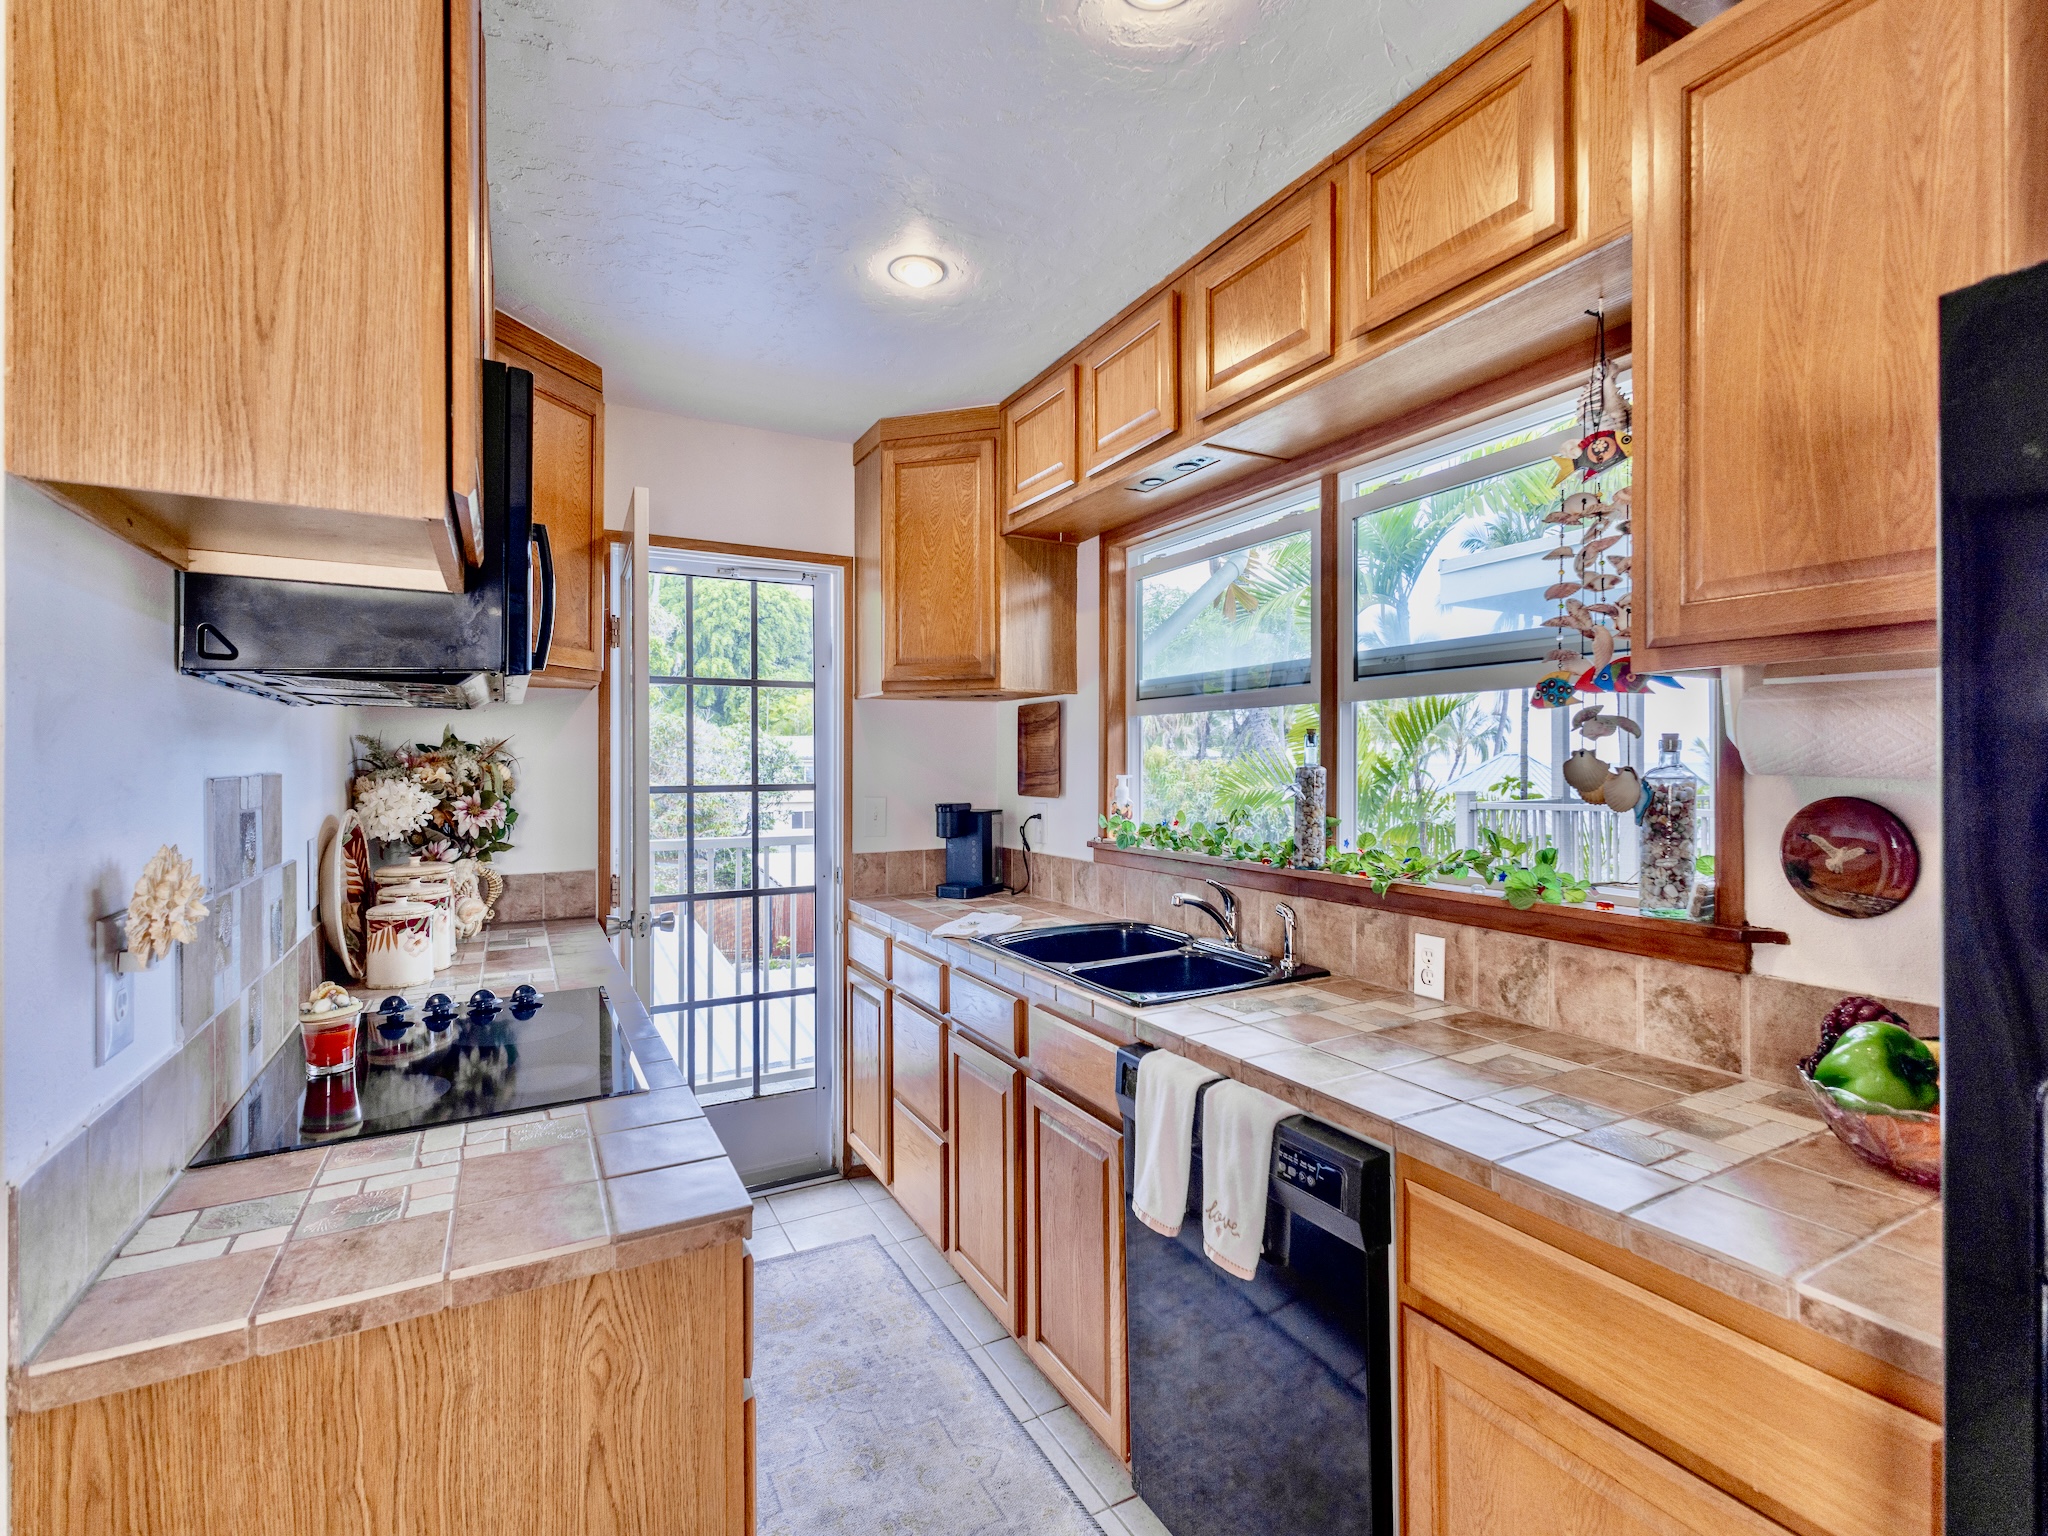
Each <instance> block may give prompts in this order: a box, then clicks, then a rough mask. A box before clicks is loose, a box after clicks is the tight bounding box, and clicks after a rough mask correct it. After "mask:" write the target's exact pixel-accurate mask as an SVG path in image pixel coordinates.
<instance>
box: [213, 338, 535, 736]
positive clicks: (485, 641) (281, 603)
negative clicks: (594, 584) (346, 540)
mask: <svg viewBox="0 0 2048 1536" xmlns="http://www.w3.org/2000/svg"><path fill="white" fill-rule="evenodd" d="M483 370H484V378H483V408H484V409H483V415H484V420H483V490H484V505H483V514H484V518H483V521H484V560H483V564H482V565H480V566H478V567H476V568H475V569H473V570H472V571H470V573H469V577H468V582H467V585H466V587H465V589H464V590H463V591H461V592H459V593H451V592H413V591H406V590H401V589H397V588H387V587H349V586H338V585H333V584H330V583H326V582H313V581H277V580H274V579H271V578H268V577H256V576H218V575H206V574H202V573H199V572H194V571H180V572H179V573H178V582H177V585H178V670H179V671H180V672H183V673H184V674H185V675H186V676H188V677H197V678H203V679H205V680H206V681H207V682H210V683H217V684H219V685H220V686H221V687H224V688H233V689H236V690H238V691H240V692H243V693H253V694H257V695H259V696H260V697H263V698H266V699H272V700H275V701H276V702H278V703H280V704H294V705H310V704H377V705H397V706H412V707H415V708H431V709H475V708H477V707H479V706H481V705H484V704H489V703H496V702H511V703H517V702H519V701H520V700H521V699H523V698H524V697H525V695H526V682H527V678H528V676H529V675H530V674H531V673H534V672H538V671H539V670H540V669H541V668H542V667H544V666H546V665H547V655H548V646H549V642H550V640H551V638H552V635H553V631H554V620H555V570H554V560H553V557H552V554H551V552H550V550H549V548H548V535H547V529H546V528H544V527H542V526H541V525H540V524H538V523H536V522H534V520H533V375H532V374H530V373H528V372H527V371H526V370H525V369H523V368H508V367H506V366H505V365H504V364H503V363H493V362H486V363H485V364H484V365H483Z"/></svg>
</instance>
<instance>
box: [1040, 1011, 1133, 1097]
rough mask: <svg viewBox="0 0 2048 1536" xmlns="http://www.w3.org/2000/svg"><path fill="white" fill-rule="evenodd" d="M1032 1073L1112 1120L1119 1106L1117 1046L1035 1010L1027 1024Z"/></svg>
mask: <svg viewBox="0 0 2048 1536" xmlns="http://www.w3.org/2000/svg"><path fill="white" fill-rule="evenodd" d="M1027 1028H1028V1031H1029V1036H1030V1039H1029V1044H1030V1047H1031V1048H1030V1050H1029V1051H1028V1052H1027V1053H1026V1054H1027V1055H1028V1056H1029V1057H1030V1061H1031V1070H1032V1071H1033V1072H1034V1073H1036V1074H1037V1075H1038V1076H1040V1077H1043V1078H1045V1079H1046V1080H1047V1081H1049V1082H1051V1083H1052V1084H1053V1085H1054V1086H1055V1087H1057V1088H1058V1089H1059V1090H1060V1092H1062V1093H1064V1094H1066V1095H1067V1096H1068V1097H1069V1098H1072V1099H1075V1100H1078V1101H1079V1102H1080V1103H1083V1104H1086V1105H1087V1106H1088V1107H1089V1108H1091V1109H1093V1110H1094V1111H1095V1112H1096V1113H1097V1114H1099V1115H1101V1116H1103V1117H1104V1118H1105V1119H1109V1120H1121V1118H1122V1114H1121V1111H1119V1110H1118V1109H1117V1104H1116V1047H1115V1046H1113V1045H1111V1044H1110V1043H1109V1042H1108V1041H1107V1040H1105V1039H1103V1038H1102V1036H1100V1035H1098V1034H1096V1033H1094V1032H1093V1031H1092V1030H1087V1029H1083V1028H1082V1027H1081V1026H1080V1025H1079V1024H1073V1023H1069V1022H1068V1021H1067V1020H1065V1019H1063V1018H1061V1017H1060V1016H1059V1015H1058V1014H1056V1013H1048V1012H1047V1011H1046V1010H1045V1009H1043V1008H1033V1009H1032V1010H1031V1012H1030V1016H1029V1018H1028V1021H1027Z"/></svg>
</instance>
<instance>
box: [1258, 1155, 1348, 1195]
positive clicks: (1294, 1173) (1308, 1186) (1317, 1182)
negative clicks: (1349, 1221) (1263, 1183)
mask: <svg viewBox="0 0 2048 1536" xmlns="http://www.w3.org/2000/svg"><path fill="white" fill-rule="evenodd" d="M1273 1176H1274V1177H1275V1178H1277V1179H1282V1180H1284V1181H1285V1182H1287V1183H1289V1184H1292V1185H1293V1186H1294V1187H1295V1188H1296V1189H1299V1190H1302V1191H1304V1192H1306V1193H1307V1194H1309V1195H1312V1196H1313V1197H1314V1198H1316V1199H1318V1200H1320V1201H1322V1202H1323V1204H1325V1205H1334V1206H1336V1207H1337V1208H1338V1209H1340V1210H1341V1209H1343V1206H1344V1170H1343V1169H1342V1168H1339V1167H1338V1166H1337V1165H1336V1164H1335V1163H1333V1162H1331V1161H1330V1160H1329V1159H1328V1158H1326V1157H1320V1156H1318V1155H1317V1154H1316V1153H1314V1152H1311V1151H1309V1150H1307V1149H1306V1148H1303V1147H1296V1146H1289V1145H1288V1144H1287V1143H1286V1142H1284V1141H1282V1142H1280V1144H1279V1145H1278V1146H1277V1147H1275V1148H1274V1151H1273Z"/></svg>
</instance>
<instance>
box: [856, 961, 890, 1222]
mask: <svg viewBox="0 0 2048 1536" xmlns="http://www.w3.org/2000/svg"><path fill="white" fill-rule="evenodd" d="M891 1002H892V998H891V997H890V994H889V989H888V988H886V987H878V986H874V985H871V984H870V983H868V982H867V981H864V980H862V979H861V978H860V977H854V978H852V979H851V980H849V981H848V983H847V987H846V1139H847V1140H848V1141H850V1142H852V1143H853V1149H854V1151H856V1152H858V1153H859V1154H860V1155H861V1160H862V1161H863V1162H865V1163H866V1164H867V1165H868V1166H869V1167H870V1168H872V1169H874V1171H875V1177H876V1178H878V1179H880V1180H881V1181H882V1182H883V1183H884V1184H887V1183H888V1182H889V1174H890V1167H889V1161H890V1154H891V1152H892V1151H893V1149H894V1142H893V1139H892V1138H891V1136H890V1134H889V1114H890V1109H891V1104H892V1101H891V1097H890V1092H889V1077H890V1065H889V1010H890V1004H891Z"/></svg>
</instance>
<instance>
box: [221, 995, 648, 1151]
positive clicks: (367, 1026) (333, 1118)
mask: <svg viewBox="0 0 2048 1536" xmlns="http://www.w3.org/2000/svg"><path fill="white" fill-rule="evenodd" d="M432 1001H434V1000H433V999H430V1000H429V1002H432ZM445 1001H446V1002H447V1004H448V1006H446V1007H445V1008H441V1009H435V1010H433V1011H428V1009H427V1008H426V1007H424V1006H422V1007H418V1008H408V1009H407V1010H405V1011H404V1012H402V1013H398V1012H394V1013H388V1014H386V1013H369V1014H365V1015H364V1018H363V1022H362V1024H361V1025H360V1026H359V1027H358V1030H357V1034H356V1064H355V1069H354V1071H352V1072H340V1073H336V1074H335V1075H333V1076H330V1077H322V1078H313V1079H310V1080H309V1079H308V1078H307V1076H306V1056H305V1051H304V1050H303V1048H302V1047H301V1045H300V1043H299V1037H298V1034H297V1032H296V1031H294V1032H293V1037H292V1039H291V1040H289V1041H288V1042H286V1044H285V1045H284V1046H283V1047H282V1048H281V1049H280V1050H279V1051H278V1053H277V1054H276V1055H275V1056H273V1057H272V1058H271V1059H270V1064H269V1065H268V1066H267V1067H265V1068H264V1069H263V1073H262V1075H261V1076H260V1077H258V1078H257V1079H256V1081H255V1082H253V1083H251V1084H250V1085H249V1091H248V1092H247V1093H244V1094H243V1095H242V1097H241V1100H240V1101H239V1102H238V1103H237V1104H236V1105H235V1107H234V1108H233V1109H232V1110H231V1111H229V1113H228V1117H227V1119H225V1120H223V1121H222V1122H221V1123H220V1125H219V1127H218V1128H217V1129H216V1130H215V1131H214V1133H213V1135H212V1136H211V1137H210V1138H208V1140H207V1143H206V1145H205V1146H203V1147H201V1148H200V1149H199V1155H198V1156H197V1157H195V1158H193V1159H192V1162H191V1164H190V1166H191V1167H194V1168H204V1167H206V1166H207V1165H208V1164H210V1163H227V1162H234V1161H236V1160H237V1159H239V1158H245V1157H261V1156H263V1155H265V1154H266V1153H271V1152H291V1151H296V1150H297V1149H299V1148H301V1147H319V1146H327V1145H330V1144H332V1143H334V1142H337V1141H346V1140H350V1139H352V1138H354V1137H358V1136H386V1135H390V1134H391V1133H392V1132H394V1131H413V1130H419V1129H421V1128H422V1127H425V1126H432V1125H449V1124H453V1123H455V1122H457V1121H462V1120H482V1119H486V1118H488V1117H490V1116H492V1115H509V1114H516V1113H518V1112H520V1111H522V1110H530V1109H545V1108H547V1107H549V1106H550V1105H555V1104H574V1103H577V1102H580V1101H582V1100H585V1099H607V1098H612V1097H615V1096H617V1095H619V1094H624V1093H638V1092H640V1091H641V1090H642V1089H644V1088H645V1087H646V1083H645V1082H644V1081H643V1080H642V1078H641V1076H640V1074H639V1071H638V1070H637V1067H636V1064H635V1063H634V1060H633V1053H632V1050H631V1049H630V1047H628V1046H627V1044H626V1036H625V1031H624V1030H623V1029H621V1028H620V1026H619V1020H618V1016H617V1015H616V1014H615V1013H614V1012H613V1011H612V1005H611V999H610V998H609V997H608V996H607V995H606V994H605V990H604V988H602V987H583V988H579V989H577V990H575V991H570V992H545V993H541V994H539V995H538V996H537V997H534V998H532V999H531V1000H530V1001H526V1000H521V1001H519V1002H517V1003H515V1002H514V1000H513V999H512V998H494V997H492V996H491V994H489V993H487V992H484V993H478V994H476V996H475V998H474V999H469V1000H463V999H446V1000H445Z"/></svg>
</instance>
